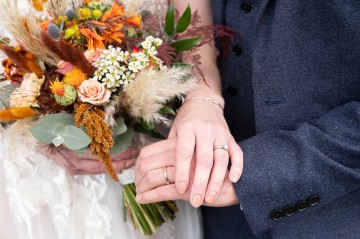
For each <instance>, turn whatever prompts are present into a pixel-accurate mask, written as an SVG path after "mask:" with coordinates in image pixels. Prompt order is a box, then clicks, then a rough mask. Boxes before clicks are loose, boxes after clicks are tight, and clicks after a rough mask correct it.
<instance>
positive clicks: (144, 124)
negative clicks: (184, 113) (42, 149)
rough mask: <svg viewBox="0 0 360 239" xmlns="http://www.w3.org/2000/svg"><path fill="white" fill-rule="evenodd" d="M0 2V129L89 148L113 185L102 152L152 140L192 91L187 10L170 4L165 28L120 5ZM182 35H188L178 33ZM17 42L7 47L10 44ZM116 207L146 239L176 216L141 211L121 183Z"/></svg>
mask: <svg viewBox="0 0 360 239" xmlns="http://www.w3.org/2000/svg"><path fill="white" fill-rule="evenodd" d="M28 3H30V4H29V7H28V8H27V9H25V10H24V11H25V12H26V17H23V16H22V14H20V12H19V2H18V1H17V0H11V1H10V0H2V1H1V3H0V6H1V8H2V9H3V11H2V14H1V16H0V22H1V23H0V24H1V26H2V27H3V28H4V29H5V30H6V31H7V32H8V33H9V34H10V35H11V37H10V39H2V40H1V42H0V44H1V49H2V51H3V52H4V53H5V54H6V55H7V57H8V58H7V59H5V60H4V61H3V62H2V64H3V66H4V72H3V73H2V75H3V78H2V81H6V82H11V84H8V85H6V86H3V87H2V88H1V89H0V121H1V122H2V123H12V122H14V121H17V120H22V119H25V118H30V117H31V118H32V119H33V120H36V121H37V124H36V125H35V126H34V127H32V134H33V136H34V137H35V138H36V139H37V140H38V141H39V142H42V143H45V144H49V145H50V144H52V145H55V146H60V145H65V146H66V147H67V148H69V149H70V150H73V151H75V152H76V153H78V154H79V155H81V154H82V153H83V152H85V151H86V150H88V149H90V150H91V152H92V153H93V154H94V155H95V156H96V157H97V159H98V160H99V161H100V162H102V163H103V164H104V165H105V168H106V170H107V172H108V174H109V175H110V176H111V178H112V179H113V180H115V181H119V178H118V176H117V174H116V173H115V171H114V169H113V167H112V164H111V158H110V154H111V153H113V154H118V153H120V152H122V151H124V150H126V149H127V148H128V147H129V146H130V144H131V141H132V138H133V135H134V131H138V132H142V133H146V134H149V135H151V136H153V137H157V136H159V133H158V132H157V131H156V129H155V125H156V124H159V123H163V124H165V125H169V124H170V123H171V121H170V120H169V116H172V115H175V111H174V109H173V108H172V107H170V106H171V105H174V102H176V100H179V99H180V100H181V98H182V97H183V96H184V95H185V94H186V93H187V92H189V91H190V90H191V89H193V88H194V87H195V86H196V83H197V77H196V75H195V74H194V73H193V71H192V68H193V67H194V66H193V65H189V64H185V63H183V62H182V61H181V54H184V52H186V51H190V50H191V49H193V48H194V47H197V44H198V43H199V42H200V40H201V37H190V38H185V39H184V38H180V37H179V33H185V32H186V30H187V28H188V26H189V25H190V23H191V16H192V13H191V9H190V7H188V8H187V9H186V10H185V12H184V13H182V14H181V15H180V16H179V18H178V20H176V18H175V15H176V14H175V11H174V6H173V5H171V6H170V7H169V10H168V12H167V14H166V19H165V22H164V23H163V22H161V21H158V20H157V18H156V16H154V15H152V14H151V13H148V12H146V13H144V14H129V13H127V12H126V11H125V10H126V6H124V5H123V4H122V3H121V2H116V1H114V2H110V3H108V4H106V3H103V2H101V1H95V0H92V1H89V0H83V1H79V0H77V1H76V0H72V1H71V0H68V1H66V0H61V1H60V0H48V1H47V0H41V1H40V0H32V1H29V2H28ZM184 35H186V34H184ZM14 42H15V44H14ZM120 183H122V184H124V185H123V191H124V194H123V195H124V205H125V206H126V207H127V208H128V210H127V211H128V214H129V217H130V218H131V220H132V221H133V224H134V225H135V228H138V229H139V230H140V231H141V232H142V234H144V235H151V234H153V233H154V232H155V230H156V228H157V227H159V226H160V225H162V224H163V223H164V222H166V221H171V220H173V219H174V217H175V212H176V211H177V208H176V205H175V204H174V202H162V203H155V204H148V205H139V204H137V203H136V201H135V186H134V184H133V183H129V182H124V180H122V179H121V178H120Z"/></svg>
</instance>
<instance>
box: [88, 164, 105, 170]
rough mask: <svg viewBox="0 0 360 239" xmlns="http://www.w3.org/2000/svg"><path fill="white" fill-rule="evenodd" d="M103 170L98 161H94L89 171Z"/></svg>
mask: <svg viewBox="0 0 360 239" xmlns="http://www.w3.org/2000/svg"><path fill="white" fill-rule="evenodd" d="M103 170H104V166H103V164H102V163H100V162H96V163H94V166H93V167H92V169H91V171H93V172H102V171H103Z"/></svg>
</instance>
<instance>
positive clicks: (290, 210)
mask: <svg viewBox="0 0 360 239" xmlns="http://www.w3.org/2000/svg"><path fill="white" fill-rule="evenodd" d="M295 212H296V208H295V207H294V206H287V207H285V208H284V213H285V215H286V216H292V215H294V214H295Z"/></svg>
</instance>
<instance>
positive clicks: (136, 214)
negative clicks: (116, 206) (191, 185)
mask: <svg viewBox="0 0 360 239" xmlns="http://www.w3.org/2000/svg"><path fill="white" fill-rule="evenodd" d="M154 140H155V139H154V138H150V137H147V136H145V135H141V134H135V136H134V141H133V143H134V145H136V147H137V148H139V147H142V146H144V145H146V144H150V143H151V142H154ZM134 175H135V170H134V168H129V169H126V170H123V171H122V173H121V174H119V175H118V178H119V182H120V184H121V185H122V187H123V205H124V207H125V209H126V210H124V215H123V216H124V220H125V221H126V220H127V219H128V218H127V214H128V216H129V218H130V220H131V221H132V223H133V225H134V228H135V229H138V230H139V231H140V232H141V234H143V235H146V236H147V235H152V234H154V233H155V232H156V230H157V228H158V227H160V226H161V225H162V224H164V223H165V222H171V221H173V220H174V219H175V214H176V212H177V211H178V208H177V206H176V204H175V202H174V201H164V202H158V203H150V204H138V203H137V202H136V200H135V197H136V188H135V184H134V183H133V182H134ZM126 212H127V213H126Z"/></svg>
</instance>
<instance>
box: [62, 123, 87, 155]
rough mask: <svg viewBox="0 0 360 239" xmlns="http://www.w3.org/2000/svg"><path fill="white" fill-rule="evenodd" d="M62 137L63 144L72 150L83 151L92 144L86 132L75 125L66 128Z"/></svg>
mask: <svg viewBox="0 0 360 239" xmlns="http://www.w3.org/2000/svg"><path fill="white" fill-rule="evenodd" d="M62 137H63V138H64V143H63V144H64V145H65V146H66V147H67V148H68V149H71V150H79V149H82V148H84V147H87V146H88V145H89V144H90V142H91V140H90V138H89V136H88V135H87V134H86V133H85V132H84V131H82V130H81V129H79V128H77V127H75V126H73V125H66V126H65V130H64V133H63V134H62Z"/></svg>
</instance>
